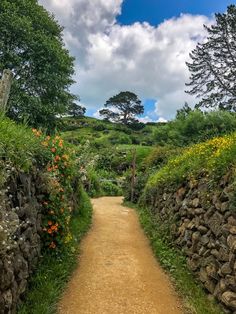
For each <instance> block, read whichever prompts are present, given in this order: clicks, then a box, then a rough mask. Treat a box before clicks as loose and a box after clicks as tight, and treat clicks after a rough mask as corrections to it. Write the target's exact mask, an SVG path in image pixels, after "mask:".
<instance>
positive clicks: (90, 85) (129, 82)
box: [40, 0, 212, 119]
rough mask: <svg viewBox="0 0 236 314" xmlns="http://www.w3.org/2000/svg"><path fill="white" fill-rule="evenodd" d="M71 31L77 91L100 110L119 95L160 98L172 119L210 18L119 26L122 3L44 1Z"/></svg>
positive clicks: (158, 110) (67, 31)
mask: <svg viewBox="0 0 236 314" xmlns="http://www.w3.org/2000/svg"><path fill="white" fill-rule="evenodd" d="M40 2H41V3H42V4H43V5H44V6H45V7H46V8H48V9H50V10H51V11H52V12H54V13H55V15H56V17H57V18H58V19H59V21H60V22H61V23H62V24H63V25H64V26H65V27H66V28H65V31H64V36H65V41H66V44H67V45H68V47H69V49H70V50H71V52H72V54H74V55H76V57H77V61H76V80H77V81H78V85H76V86H74V87H73V91H74V92H76V93H78V94H79V95H80V97H81V100H82V101H83V103H84V104H85V105H86V106H87V107H88V108H93V109H94V110H97V109H98V108H100V107H101V106H102V105H103V104H104V103H105V101H106V100H107V99H108V98H109V97H111V96H113V95H115V94H117V93H118V92H120V91H124V90H130V91H133V92H135V93H136V94H137V95H138V96H139V97H140V98H142V99H147V98H149V99H150V98H151V99H156V100H157V105H156V113H157V115H158V116H162V117H163V118H165V119H166V118H171V117H173V115H174V114H175V111H176V109H178V108H180V107H182V105H183V104H184V102H185V101H187V102H188V103H189V104H190V105H192V104H193V103H194V102H195V100H194V99H193V97H190V96H189V95H186V94H185V93H184V90H185V82H186V81H187V80H188V77H189V73H188V69H187V67H186V65H185V62H186V61H187V60H188V58H189V52H190V51H191V50H192V49H194V47H195V46H196V43H197V42H198V41H201V40H203V39H204V37H205V31H204V29H203V24H208V23H211V22H212V21H211V20H209V19H208V18H207V17H205V16H192V15H187V14H185V15H181V16H180V17H178V18H173V19H170V20H167V21H165V22H163V23H162V24H160V25H158V26H157V27H153V26H151V25H149V24H148V23H135V24H132V25H128V26H122V25H119V24H117V23H116V17H117V15H118V14H119V13H120V11H121V4H122V0H67V1H65V0H63V1H62V0H49V1H48V0H47V1H46V0H40Z"/></svg>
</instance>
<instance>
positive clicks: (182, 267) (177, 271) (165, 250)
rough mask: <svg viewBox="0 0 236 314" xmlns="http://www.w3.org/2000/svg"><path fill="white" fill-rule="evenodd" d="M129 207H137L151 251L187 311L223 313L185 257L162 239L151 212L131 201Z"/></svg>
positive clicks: (201, 313)
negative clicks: (192, 271) (205, 290)
mask: <svg viewBox="0 0 236 314" xmlns="http://www.w3.org/2000/svg"><path fill="white" fill-rule="evenodd" d="M126 205H127V206H129V207H134V208H136V209H137V212H138V214H139V220H140V223H141V225H142V227H143V229H144V231H145V233H146V235H147V236H148V238H149V240H150V243H151V246H152V249H153V252H154V254H155V256H156V257H157V259H158V261H159V262H160V264H161V265H162V267H163V268H164V269H165V270H166V271H167V272H169V274H170V277H171V278H172V280H173V282H174V286H175V287H176V289H177V291H178V292H179V294H180V295H181V296H182V299H183V301H184V305H185V307H186V312H187V313H195V314H223V313H224V312H223V310H222V309H221V307H220V306H219V305H218V304H217V303H216V302H215V301H214V300H210V299H209V298H208V297H207V294H206V293H205V292H204V290H203V288H202V287H201V285H200V283H198V282H197V280H196V279H195V278H194V275H193V274H192V273H191V272H190V271H189V270H188V268H187V265H186V259H185V257H184V256H183V255H182V254H181V252H179V251H178V250H176V249H174V248H173V247H171V246H170V245H168V243H167V242H166V241H165V240H164V239H165V234H163V233H162V232H161V231H160V228H159V225H158V223H157V221H155V218H154V217H153V216H152V214H151V213H150V212H149V211H148V210H147V209H143V208H138V207H137V206H134V205H133V204H131V203H126Z"/></svg>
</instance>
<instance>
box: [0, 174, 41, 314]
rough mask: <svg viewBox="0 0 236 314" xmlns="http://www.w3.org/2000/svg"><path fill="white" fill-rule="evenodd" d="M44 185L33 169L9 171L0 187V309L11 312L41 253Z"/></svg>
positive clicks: (3, 313) (22, 292)
mask: <svg viewBox="0 0 236 314" xmlns="http://www.w3.org/2000/svg"><path fill="white" fill-rule="evenodd" d="M45 188H46V186H45V185H44V183H43V181H42V178H41V177H40V176H39V175H38V172H37V171H36V170H35V171H33V172H32V173H31V174H28V175H27V174H24V173H16V172H14V169H13V171H11V175H10V176H9V178H8V182H7V184H6V186H5V188H4V189H2V190H1V191H0V202H1V203H0V313H1V314H6V313H9V314H10V313H15V312H16V306H17V303H18V302H19V300H20V298H21V296H22V295H23V294H24V292H25V290H26V287H27V283H28V279H29V277H30V275H31V273H32V271H33V270H34V269H35V267H36V265H37V263H38V261H39V259H40V256H41V242H40V232H41V202H42V198H43V194H44V193H46V190H45Z"/></svg>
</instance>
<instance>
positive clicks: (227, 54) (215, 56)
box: [187, 5, 236, 110]
mask: <svg viewBox="0 0 236 314" xmlns="http://www.w3.org/2000/svg"><path fill="white" fill-rule="evenodd" d="M215 17H216V24H215V25H212V26H210V27H207V26H205V29H206V31H207V33H208V37H207V41H206V42H204V43H202V44H198V45H197V47H196V48H195V49H194V50H193V52H192V53H191V54H190V57H191V59H192V63H187V65H188V68H189V70H190V72H191V77H190V83H188V84H187V86H190V87H191V89H190V90H189V91H188V92H189V93H190V94H192V95H197V96H198V97H202V96H203V99H202V100H201V101H200V102H199V104H198V106H204V107H216V108H220V109H230V110H231V109H233V110H236V107H235V102H236V84H235V72H236V23H235V20H236V6H235V5H231V6H229V7H228V9H227V12H226V13H223V14H216V16H215Z"/></svg>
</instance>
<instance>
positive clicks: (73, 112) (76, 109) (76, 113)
mask: <svg viewBox="0 0 236 314" xmlns="http://www.w3.org/2000/svg"><path fill="white" fill-rule="evenodd" d="M85 112H86V108H84V107H82V106H80V105H78V104H76V103H75V102H73V103H71V104H70V105H69V108H68V114H69V115H70V116H72V117H74V118H76V117H81V116H83V115H84V114H85Z"/></svg>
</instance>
